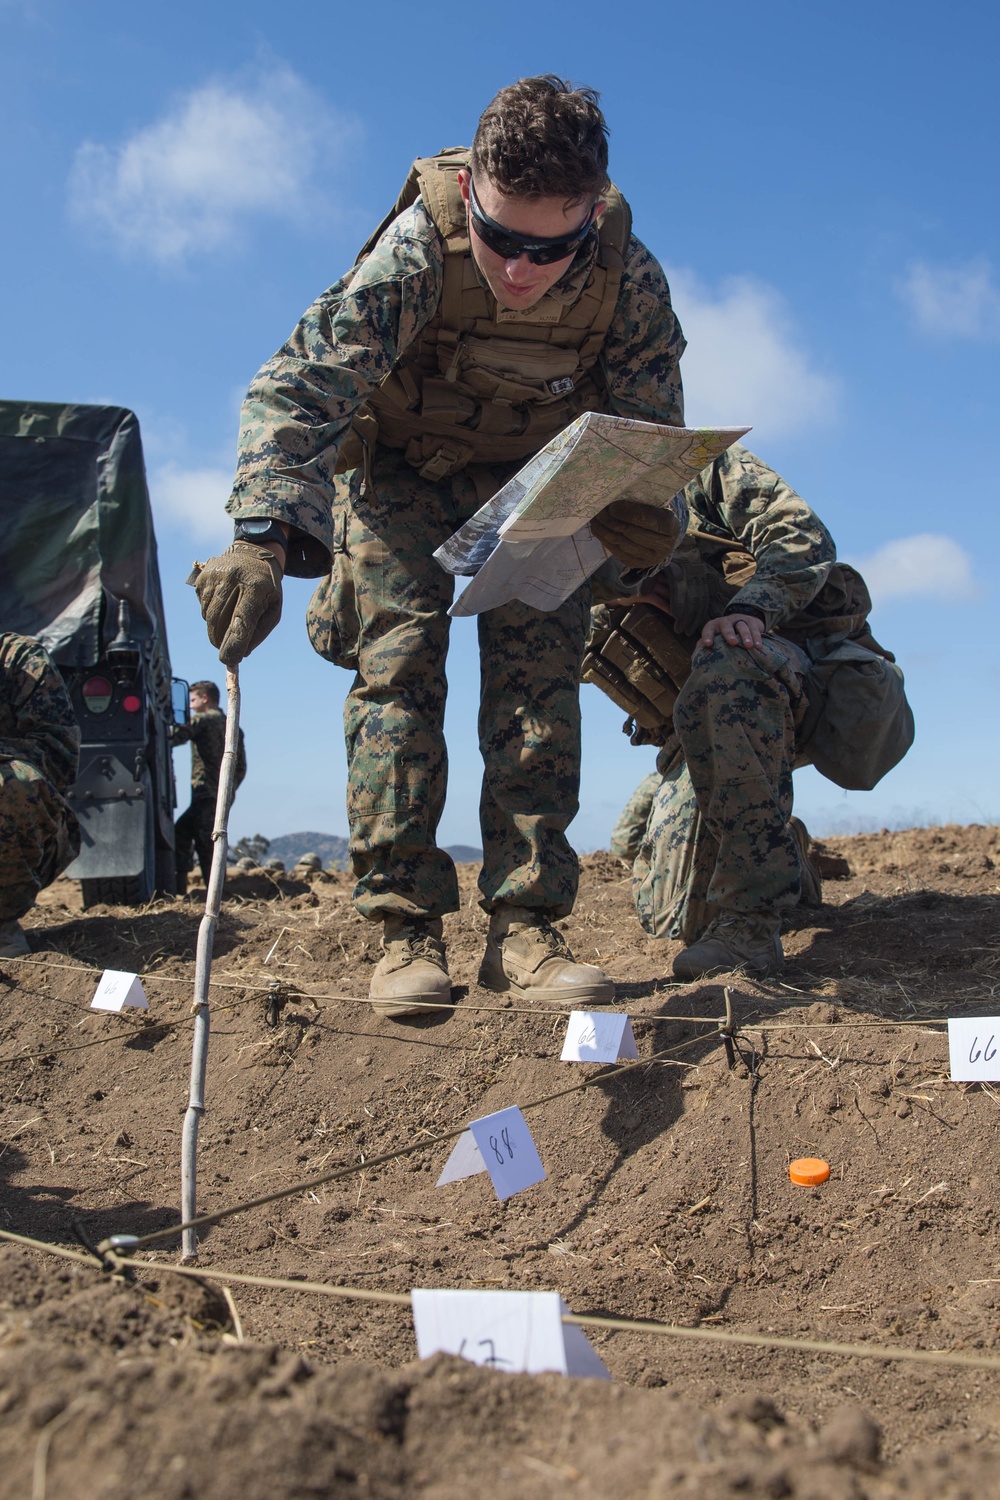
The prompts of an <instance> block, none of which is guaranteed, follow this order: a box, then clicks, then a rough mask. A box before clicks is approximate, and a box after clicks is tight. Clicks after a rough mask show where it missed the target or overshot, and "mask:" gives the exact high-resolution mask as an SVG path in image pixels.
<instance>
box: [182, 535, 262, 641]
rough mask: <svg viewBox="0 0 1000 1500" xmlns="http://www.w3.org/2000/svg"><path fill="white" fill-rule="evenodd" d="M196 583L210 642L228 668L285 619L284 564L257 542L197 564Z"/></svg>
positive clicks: (236, 544) (237, 545)
mask: <svg viewBox="0 0 1000 1500" xmlns="http://www.w3.org/2000/svg"><path fill="white" fill-rule="evenodd" d="M188 582H189V583H193V584H194V587H195V592H196V593H197V595H198V603H199V604H200V605H201V612H202V614H203V615H204V617H205V623H206V625H207V626H208V638H209V640H210V641H211V642H212V645H213V646H217V647H218V648H219V660H220V661H221V662H223V663H224V665H225V666H227V667H235V666H236V664H237V662H240V661H242V660H243V658H244V656H249V654H250V652H251V651H252V650H253V649H254V647H255V646H259V645H260V643H261V641H262V640H263V639H264V637H265V636H268V635H270V633H271V631H272V630H273V629H274V627H275V625H277V623H278V621H279V620H280V619H281V564H280V563H279V562H278V559H277V558H276V557H275V555H274V553H273V552H270V551H268V549H267V548H266V547H258V546H256V545H255V544H254V543H253V542H242V541H240V542H234V543H233V545H232V546H231V547H229V548H227V550H226V551H225V552H223V553H222V554H221V555H220V556H219V557H210V558H209V560H208V562H207V563H198V564H196V565H195V571H194V572H193V573H192V575H191V577H190V579H189V580H188Z"/></svg>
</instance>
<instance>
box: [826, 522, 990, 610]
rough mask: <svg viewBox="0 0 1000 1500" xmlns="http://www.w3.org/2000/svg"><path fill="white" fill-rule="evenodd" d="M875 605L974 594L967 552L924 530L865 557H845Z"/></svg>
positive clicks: (960, 598)
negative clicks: (862, 580)
mask: <svg viewBox="0 0 1000 1500" xmlns="http://www.w3.org/2000/svg"><path fill="white" fill-rule="evenodd" d="M846 560H847V561H848V562H850V563H853V564H854V566H855V567H856V568H857V569H858V571H859V572H860V573H861V574H862V575H863V576H864V580H865V582H866V583H867V585H868V587H869V589H870V590H871V595H872V598H873V599H874V600H875V603H876V604H882V603H884V602H885V601H886V600H887V599H905V598H912V597H916V596H921V595H922V596H924V597H934V598H937V599H949V600H963V599H970V598H974V597H975V596H976V595H977V593H978V592H979V591H978V588H977V585H976V583H975V580H974V578H973V576H972V563H971V560H970V558H969V555H968V553H967V552H966V551H965V549H964V548H963V547H960V546H959V544H958V542H956V541H955V540H954V539H953V538H952V537H950V536H941V535H939V534H937V533H935V532H931V531H924V532H921V533H920V534H919V535H918V536H903V537H899V538H898V539H897V540H896V541H893V542H886V544H885V546H884V547H879V549H878V551H877V552H873V553H871V555H870V556H868V557H858V558H855V557H849V558H847V559H846Z"/></svg>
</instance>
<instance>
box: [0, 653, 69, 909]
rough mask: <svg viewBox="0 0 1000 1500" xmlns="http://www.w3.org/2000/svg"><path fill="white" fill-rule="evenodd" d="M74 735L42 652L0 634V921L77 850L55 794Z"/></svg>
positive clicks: (65, 779)
mask: <svg viewBox="0 0 1000 1500" xmlns="http://www.w3.org/2000/svg"><path fill="white" fill-rule="evenodd" d="M79 753H80V730H79V727H78V725H77V722H76V715H75V714H74V712H73V704H72V702H71V700H70V696H69V693H68V692H67V690H66V686H65V684H64V682H63V680H62V678H61V677H60V675H59V672H58V670H57V668H56V667H55V666H54V665H53V663H52V660H51V658H50V656H49V654H48V652H47V651H46V650H45V649H44V647H42V646H40V645H39V644H38V642H37V641H35V640H32V639H31V638H30V637H28V636H23V635H15V634H13V633H12V632H9V631H8V632H4V633H2V634H0V921H6V920H9V919H12V918H13V919H16V918H17V917H20V916H23V915H24V913H25V912H26V911H28V910H29V908H30V907H31V905H32V903H33V901H34V899H35V896H36V895H37V893H38V891H39V890H41V889H42V888H43V887H44V886H46V885H48V884H50V882H51V881H53V880H54V879H55V877H56V876H57V875H58V874H59V872H60V871H61V870H64V869H65V868H66V866H67V865H68V864H69V862H70V860H72V859H74V858H75V856H76V855H77V854H78V853H79V849H80V831H79V825H78V823H77V820H76V815H75V813H74V812H73V810H72V808H71V807H70V806H69V804H68V803H67V802H66V801H65V800H64V798H63V797H62V795H61V793H63V792H65V791H67V790H68V789H69V787H71V786H72V785H73V782H74V781H75V780H76V773H77V766H78V763H79Z"/></svg>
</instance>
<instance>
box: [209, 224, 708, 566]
mask: <svg viewBox="0 0 1000 1500" xmlns="http://www.w3.org/2000/svg"><path fill="white" fill-rule="evenodd" d="M594 251H595V247H594V244H593V241H590V242H588V245H587V246H586V247H585V248H584V249H583V250H581V252H580V253H579V255H578V256H577V258H576V260H574V262H573V264H572V266H571V267H570V268H569V270H568V271H567V272H566V275H565V276H564V277H563V278H562V281H561V282H560V283H559V284H558V286H559V287H562V286H564V284H568V283H570V282H571V281H573V280H574V279H579V278H580V277H581V273H582V272H583V271H585V269H586V266H587V263H588V257H589V258H591V259H592V257H593V255H594ZM443 276H444V250H443V246H442V243H441V237H440V235H439V233H438V230H437V229H436V227H435V226H434V224H433V222H432V220H431V218H430V215H429V214H428V213H427V211H426V209H425V208H424V206H423V203H422V202H421V200H420V199H418V200H417V202H416V203H414V204H413V206H412V207H411V208H409V209H407V210H406V211H405V212H404V213H402V214H401V215H400V216H399V218H398V219H396V220H395V222H394V223H393V224H392V225H391V226H390V228H389V229H388V230H386V232H385V234H384V235H383V236H382V238H381V239H380V240H379V242H378V244H377V245H376V246H375V248H374V250H373V251H372V252H371V254H370V255H369V256H368V257H367V258H366V259H365V260H364V261H363V262H362V263H361V265H359V266H358V267H356V268H355V269H354V270H353V271H350V272H348V274H347V275H346V276H344V277H342V278H341V279H340V280H339V281H337V282H335V283H334V284H333V286H332V287H330V288H329V290H327V291H325V292H324V293H323V294H322V296H320V297H318V298H317V300H316V301H315V302H314V303H313V304H312V306H311V307H310V308H309V309H308V310H307V312H306V313H305V315H304V316H303V318H302V319H301V321H300V322H299V324H298V326H297V328H296V329H295V330H294V332H293V333H292V335H291V337H290V338H289V340H288V342H287V343H286V344H284V345H283V346H282V347H281V348H280V349H279V350H278V352H277V353H276V354H275V355H274V357H273V358H272V359H270V360H268V362H267V363H266V364H265V365H264V366H263V367H262V369H261V370H260V372H259V373H258V375H257V376H256V378H255V379H254V381H253V383H252V384H251V386H250V390H249V393H248V395H247V398H246V401H245V402H244V404H243V412H242V420H241V428H240V439H239V450H238V457H237V468H236V480H235V484H234V487H233V494H232V497H231V499H230V501H229V505H228V506H227V509H228V510H229V511H230V513H231V514H232V515H233V516H235V517H236V518H237V519H246V518H249V517H254V516H272V517H274V518H275V519H276V520H280V521H287V522H288V523H289V525H291V526H292V527H293V528H294V530H295V531H296V532H298V533H300V534H301V540H302V543H303V545H302V548H301V552H300V554H299V555H297V554H296V549H294V548H293V549H292V550H291V551H290V553H289V559H288V567H287V572H288V573H290V574H293V575H296V574H297V575H298V576H300V577H307V578H310V577H319V576H321V575H322V574H323V573H324V572H325V571H326V570H327V568H328V567H329V558H330V553H331V552H332V550H333V537H332V519H331V501H332V498H333V495H334V490H335V474H336V469H337V458H338V450H339V447H340V443H341V441H342V439H343V438H344V436H345V434H346V432H347V429H348V428H349V427H350V424H351V420H352V418H353V417H354V414H355V412H356V411H357V409H358V407H359V406H361V404H362V402H363V401H364V400H365V398H366V397H367V396H368V394H369V393H370V392H371V391H372V390H373V389H374V387H376V386H377V385H378V384H379V382H380V381H381V380H383V379H384V378H385V376H386V375H388V374H389V372H390V371H391V370H392V369H393V367H394V365H395V364H396V363H397V361H398V359H399V358H400V356H401V355H402V354H403V353H404V351H405V350H406V349H407V348H408V347H409V346H410V345H411V344H412V343H413V342H414V341H415V339H416V338H417V337H418V335H419V334H420V332H421V331H422V329H423V328H424V327H425V325H426V324H427V323H428V321H429V320H430V319H431V318H432V317H433V315H434V313H435V312H436V311H437V309H438V305H439V303H440V300H441V290H442V284H443ZM683 351H684V337H683V334H682V333H681V329H680V325H679V323H678V321H677V319H676V317H675V316H674V311H673V308H672V307H671V303H670V289H669V287H668V285H667V280H666V277H665V276H664V274H663V271H662V269H661V267H660V266H659V264H658V262H657V261H656V260H655V259H654V257H653V256H652V255H651V254H650V253H649V251H648V250H647V249H646V248H645V247H644V246H643V245H642V244H640V242H639V241H638V240H637V239H636V238H635V237H634V236H633V237H632V239H631V240H630V242H629V249H628V254H627V257H626V262H625V271H624V275H623V278H622V285H621V291H620V293H619V297H618V304H617V307H616V310H615V316H614V318H613V321H612V324H611V327H610V328H609V330H608V334H607V337H606V339H605V341H604V347H603V351H602V353H601V355H600V358H599V366H600V369H601V371H602V374H603V378H604V381H605V383H606V386H607V390H608V396H609V406H610V409H611V411H612V412H614V413H615V414H617V415H619V416H626V417H637V418H639V419H641V420H643V421H648V422H664V423H668V424H670V425H672V426H680V425H682V424H683V420H684V410H683V396H682V390H681V380H680V373H679V369H678V363H679V360H680V357H681V354H682V353H683Z"/></svg>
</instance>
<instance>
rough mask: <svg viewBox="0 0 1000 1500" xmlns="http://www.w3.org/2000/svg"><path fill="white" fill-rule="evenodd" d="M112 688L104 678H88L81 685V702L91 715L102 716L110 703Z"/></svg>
mask: <svg viewBox="0 0 1000 1500" xmlns="http://www.w3.org/2000/svg"><path fill="white" fill-rule="evenodd" d="M113 694H114V688H113V687H112V686H111V683H110V682H109V681H108V679H107V678H106V677H88V678H87V681H86V682H85V683H84V684H83V701H84V703H85V704H86V706H87V707H88V708H89V709H90V712H91V713H92V714H102V713H104V711H105V709H106V708H107V707H108V704H109V703H110V702H111V699H112V696H113Z"/></svg>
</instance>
